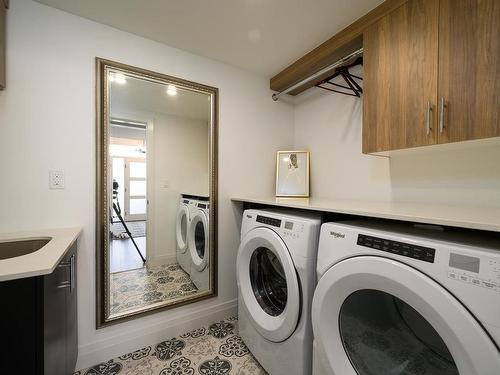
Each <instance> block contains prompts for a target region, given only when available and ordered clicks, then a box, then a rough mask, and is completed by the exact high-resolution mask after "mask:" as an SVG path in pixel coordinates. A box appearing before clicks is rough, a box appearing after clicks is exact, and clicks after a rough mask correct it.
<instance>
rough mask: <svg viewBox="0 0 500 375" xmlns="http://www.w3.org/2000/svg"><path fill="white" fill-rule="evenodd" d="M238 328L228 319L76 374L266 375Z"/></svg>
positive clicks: (233, 320)
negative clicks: (239, 333) (239, 334)
mask: <svg viewBox="0 0 500 375" xmlns="http://www.w3.org/2000/svg"><path fill="white" fill-rule="evenodd" d="M237 325H238V321H237V318H236V317H231V318H228V319H226V320H223V321H220V322H218V323H214V324H212V325H210V326H207V327H202V328H198V329H195V330H193V331H191V332H188V333H185V334H183V335H180V336H179V337H173V338H171V339H168V340H165V341H163V342H160V343H158V344H156V345H153V346H148V347H145V348H142V349H139V350H136V351H135V352H132V353H128V354H125V355H122V356H120V357H118V358H115V359H112V360H109V361H107V362H104V363H100V364H98V365H95V366H92V367H91V368H88V369H84V370H80V371H78V372H76V373H75V375H194V374H198V375H267V374H266V372H265V371H264V370H263V368H262V367H261V366H260V365H259V363H258V362H257V361H256V360H255V358H254V357H253V356H252V354H251V353H250V352H249V350H248V348H247V347H246V346H245V344H244V343H243V341H242V339H241V337H240V336H238V327H237Z"/></svg>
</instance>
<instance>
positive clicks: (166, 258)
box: [148, 253, 177, 267]
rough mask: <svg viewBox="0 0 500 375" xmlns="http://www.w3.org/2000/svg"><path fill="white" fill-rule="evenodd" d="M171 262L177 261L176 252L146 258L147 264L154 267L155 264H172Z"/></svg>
mask: <svg viewBox="0 0 500 375" xmlns="http://www.w3.org/2000/svg"><path fill="white" fill-rule="evenodd" d="M172 263H177V254H175V253H174V254H169V255H162V256H159V257H154V258H152V259H148V266H150V267H156V266H161V265H164V264H172Z"/></svg>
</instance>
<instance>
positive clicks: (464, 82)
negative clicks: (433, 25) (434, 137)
mask: <svg viewBox="0 0 500 375" xmlns="http://www.w3.org/2000/svg"><path fill="white" fill-rule="evenodd" d="M439 97H440V101H441V98H443V99H444V103H445V108H444V115H443V118H442V119H443V127H442V128H441V127H440V133H439V142H440V143H446V142H457V141H465V140H471V139H479V138H486V137H498V136H500V1H499V0H441V3H440V24H439Z"/></svg>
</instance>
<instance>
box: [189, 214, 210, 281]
mask: <svg viewBox="0 0 500 375" xmlns="http://www.w3.org/2000/svg"><path fill="white" fill-rule="evenodd" d="M188 244H189V252H190V254H191V259H192V261H193V265H194V267H195V268H196V270H197V271H199V272H201V271H203V270H204V269H205V267H206V266H207V264H208V254H209V252H210V251H209V248H208V220H207V216H206V215H205V213H204V212H203V211H201V210H197V211H196V212H195V214H194V215H193V218H192V220H191V224H190V226H189V233H188Z"/></svg>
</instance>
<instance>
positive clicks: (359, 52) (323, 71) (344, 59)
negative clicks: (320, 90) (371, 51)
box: [272, 48, 363, 101]
mask: <svg viewBox="0 0 500 375" xmlns="http://www.w3.org/2000/svg"><path fill="white" fill-rule="evenodd" d="M362 54H363V48H360V49H358V50H357V51H354V52H352V53H350V54H349V55H347V56H344V57H342V58H341V59H340V60H337V61H335V62H334V63H333V64H331V65H328V66H327V67H326V68H323V69H321V70H320V71H319V72H316V73H314V74H313V75H311V76H309V77H307V78H304V79H303V80H302V81H300V82H298V83H296V84H295V85H293V86H290V87H289V88H287V89H285V90H283V91H280V92H276V93H274V94H273V96H272V98H273V100H274V101H277V100H278V99H279V98H280V96H281V95H285V94H288V93H289V92H292V91H293V90H295V89H297V88H299V87H300V86H303V85H305V84H306V83H309V82H311V81H314V80H315V79H318V77H321V76H322V75H324V74H326V73H328V72H329V71H331V70H333V69H335V68H338V67H339V66H342V65H344V64H345V63H346V62H347V61H349V60H351V59H352V58H354V57H357V56H359V55H362Z"/></svg>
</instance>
